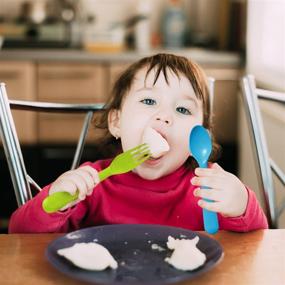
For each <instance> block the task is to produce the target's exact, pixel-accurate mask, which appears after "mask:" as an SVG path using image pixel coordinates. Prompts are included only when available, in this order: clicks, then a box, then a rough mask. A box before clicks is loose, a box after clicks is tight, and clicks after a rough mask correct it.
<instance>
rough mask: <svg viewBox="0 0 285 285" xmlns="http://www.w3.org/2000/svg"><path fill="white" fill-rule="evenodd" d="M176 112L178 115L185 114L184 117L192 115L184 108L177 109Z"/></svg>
mask: <svg viewBox="0 0 285 285" xmlns="http://www.w3.org/2000/svg"><path fill="white" fill-rule="evenodd" d="M176 111H177V112H178V113H181V114H183V115H191V112H190V111H189V110H188V109H186V108H184V107H177V108H176Z"/></svg>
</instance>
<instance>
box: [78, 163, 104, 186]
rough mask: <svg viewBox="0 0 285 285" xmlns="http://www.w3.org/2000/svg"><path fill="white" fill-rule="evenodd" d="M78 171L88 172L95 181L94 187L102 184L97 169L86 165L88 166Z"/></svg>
mask: <svg viewBox="0 0 285 285" xmlns="http://www.w3.org/2000/svg"><path fill="white" fill-rule="evenodd" d="M78 169H81V170H84V171H86V172H88V173H89V175H90V176H91V177H92V179H93V181H94V185H96V184H98V183H99V182H100V180H99V176H98V171H97V170H96V169H94V168H93V167H91V166H89V165H86V166H82V167H80V168H78Z"/></svg>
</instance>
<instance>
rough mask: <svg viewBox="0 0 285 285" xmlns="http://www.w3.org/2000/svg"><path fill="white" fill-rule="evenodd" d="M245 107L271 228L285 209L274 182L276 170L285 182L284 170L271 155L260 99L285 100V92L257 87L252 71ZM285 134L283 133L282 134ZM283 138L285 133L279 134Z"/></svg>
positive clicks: (245, 86)
mask: <svg viewBox="0 0 285 285" xmlns="http://www.w3.org/2000/svg"><path fill="white" fill-rule="evenodd" d="M241 87H242V95H243V96H242V97H243V102H244V109H245V113H246V117H247V121H248V125H249V126H250V135H251V138H252V140H251V141H252V145H253V149H254V154H255V162H256V168H257V170H258V172H259V177H260V181H259V182H260V187H261V191H262V192H263V193H262V194H263V197H264V204H265V207H266V214H267V218H268V221H269V224H270V227H271V228H276V227H278V217H279V216H280V214H281V213H282V212H283V210H284V209H285V204H283V205H281V207H280V208H278V207H277V203H276V197H275V196H276V193H275V189H274V183H273V173H274V174H275V175H276V177H277V178H278V179H279V180H280V181H281V183H282V184H283V185H284V186H285V174H284V172H283V171H282V170H281V168H280V167H279V166H278V165H277V163H276V162H275V161H274V160H273V159H272V158H271V157H270V155H269V150H268V144H267V140H266V136H265V130H264V122H263V119H262V112H261V110H260V102H259V101H260V100H269V101H273V102H279V103H280V104H284V103H285V93H280V92H274V91H269V90H265V89H260V88H257V87H256V83H255V78H254V77H253V76H252V75H247V76H244V77H243V78H242V79H241ZM283 135H284V134H283ZM280 136H281V138H282V134H280Z"/></svg>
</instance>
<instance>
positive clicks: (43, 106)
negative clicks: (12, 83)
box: [0, 83, 103, 206]
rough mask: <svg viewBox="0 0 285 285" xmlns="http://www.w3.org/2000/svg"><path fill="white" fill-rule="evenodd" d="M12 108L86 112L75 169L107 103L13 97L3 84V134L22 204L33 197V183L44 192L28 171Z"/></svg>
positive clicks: (0, 99) (0, 105) (0, 127)
mask: <svg viewBox="0 0 285 285" xmlns="http://www.w3.org/2000/svg"><path fill="white" fill-rule="evenodd" d="M11 109H17V110H29V111H35V112H53V113H77V114H78V113H81V114H86V115H85V119H84V123H83V126H82V129H81V133H80V136H79V139H78V142H77V146H76V150H75V154H74V158H73V162H72V165H71V169H75V168H76V167H77V166H78V164H79V163H80V158H81V155H82V152H83V147H84V143H85V139H86V136H87V133H88V128H89V126H90V123H91V121H92V118H93V115H94V113H95V112H98V111H100V110H102V109H103V104H62V103H49V102H35V101H21V100H9V99H8V96H7V92H6V88H5V84H4V83H0V134H1V139H2V143H3V147H4V151H5V155H6V159H7V162H8V167H9V172H10V175H11V179H12V183H13V187H14V191H15V195H16V200H17V204H18V206H21V205H23V204H25V203H26V202H27V201H28V200H29V199H31V198H32V194H31V187H30V185H32V186H33V187H35V188H36V189H37V190H39V191H41V187H40V186H39V185H38V184H37V183H36V182H35V181H34V180H33V179H32V178H31V177H30V176H29V175H28V174H27V171H26V167H25V163H24V160H23V155H22V151H21V147H20V143H19V139H18V135H17V131H16V128H15V123H14V119H13V116H12V112H11Z"/></svg>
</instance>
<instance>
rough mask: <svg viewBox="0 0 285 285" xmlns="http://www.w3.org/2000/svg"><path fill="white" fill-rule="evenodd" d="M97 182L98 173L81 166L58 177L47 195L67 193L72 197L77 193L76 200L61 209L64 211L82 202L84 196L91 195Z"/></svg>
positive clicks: (90, 168)
mask: <svg viewBox="0 0 285 285" xmlns="http://www.w3.org/2000/svg"><path fill="white" fill-rule="evenodd" d="M99 182H100V180H99V176H98V172H97V171H96V170H95V169H94V168H92V167H91V166H82V167H79V168H77V169H75V170H70V171H67V172H65V173H63V174H62V175H61V176H59V177H58V178H57V179H56V180H55V181H54V182H53V183H52V185H51V187H50V189H49V195H51V194H53V193H56V192H69V193H70V194H71V195H74V194H75V193H76V191H78V192H79V193H78V199H77V200H76V201H74V202H72V203H69V204H68V205H67V206H65V207H64V208H62V209H61V210H65V209H67V208H69V207H71V206H73V205H75V204H77V203H78V202H79V201H81V200H84V199H85V197H86V195H91V194H92V191H93V189H94V187H95V186H96V185H97V184H98V183H99Z"/></svg>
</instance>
